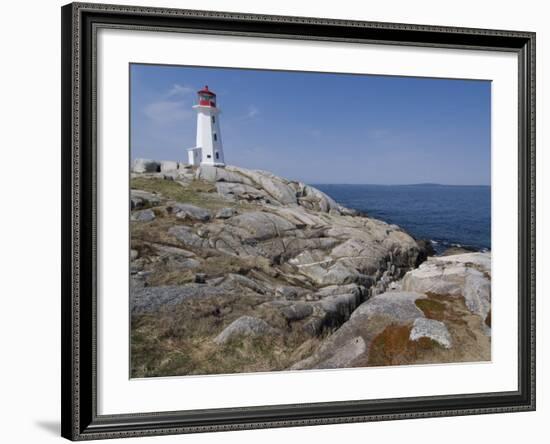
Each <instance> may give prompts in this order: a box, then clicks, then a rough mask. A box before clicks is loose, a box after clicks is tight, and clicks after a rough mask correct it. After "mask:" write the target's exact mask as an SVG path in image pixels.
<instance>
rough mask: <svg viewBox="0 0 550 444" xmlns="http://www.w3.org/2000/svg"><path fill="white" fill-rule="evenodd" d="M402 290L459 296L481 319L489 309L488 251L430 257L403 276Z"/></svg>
mask: <svg viewBox="0 0 550 444" xmlns="http://www.w3.org/2000/svg"><path fill="white" fill-rule="evenodd" d="M401 288H402V289H403V290H405V291H418V292H423V293H435V294H442V295H448V296H449V297H463V298H464V299H465V301H466V306H467V307H468V309H469V310H470V311H471V312H472V313H475V314H477V315H479V316H480V317H481V318H482V319H484V320H485V319H486V318H487V316H488V314H489V311H490V310H491V254H490V253H466V254H458V255H450V256H442V257H433V258H430V259H429V260H428V261H427V262H424V263H423V264H422V265H420V267H419V268H417V269H416V270H411V271H410V272H408V273H407V274H406V275H405V277H404V278H403V282H402V287H401Z"/></svg>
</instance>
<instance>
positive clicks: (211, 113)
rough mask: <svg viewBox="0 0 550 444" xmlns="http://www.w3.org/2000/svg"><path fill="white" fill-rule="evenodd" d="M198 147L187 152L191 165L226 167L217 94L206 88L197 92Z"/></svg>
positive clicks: (195, 107)
mask: <svg viewBox="0 0 550 444" xmlns="http://www.w3.org/2000/svg"><path fill="white" fill-rule="evenodd" d="M197 94H198V104H197V105H195V106H193V108H194V109H195V110H196V111H197V145H196V146H195V147H194V148H190V149H188V150H187V152H188V158H189V163H190V164H191V165H199V164H201V165H215V166H224V165H225V161H224V158H223V147H222V137H221V132H220V118H219V114H220V109H219V108H218V107H217V106H216V94H214V93H213V92H212V91H210V90H209V89H208V86H205V87H204V88H203V89H201V90H200V91H198V92H197Z"/></svg>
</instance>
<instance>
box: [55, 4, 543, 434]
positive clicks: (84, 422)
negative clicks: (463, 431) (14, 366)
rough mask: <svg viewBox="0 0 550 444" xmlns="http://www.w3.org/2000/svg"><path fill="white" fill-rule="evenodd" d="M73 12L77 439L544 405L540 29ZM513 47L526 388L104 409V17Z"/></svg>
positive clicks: (128, 22) (125, 9)
mask: <svg viewBox="0 0 550 444" xmlns="http://www.w3.org/2000/svg"><path fill="white" fill-rule="evenodd" d="M61 14H62V36H61V44H62V66H61V68H62V79H61V82H62V98H61V99H62V127H61V133H62V307H61V309H62V329H61V334H62V435H63V436H64V437H65V438H68V439H71V440H85V439H100V438H119V437H130V436H147V435H161V434H176V433H193V432H208V431H222V430H237V429H252V428H268V427H287V426H301V425H316V424H332V423H344V422H361V421H379V420H390V419H406V418H424V417H433V416H453V415H473V414H483V413H500V412H517V411H527V410H534V409H535V34H534V33H531V32H517V31H499V30H487V29H469V28H449V27H439V26H424V25H407V24H395V23H379V22H361V21H351V20H349V21H348V20H333V19H321V18H305V17H284V16H265V15H252V14H235V13H226V12H211V11H191V10H178V9H161V8H145V7H132V6H117V5H102V4H85V3H72V4H69V5H66V6H64V7H63V8H62V10H61ZM101 27H104V28H124V29H130V30H144V29H146V30H150V31H171V32H193V33H197V32H199V33H210V34H223V35H240V36H256V37H265V38H292V39H309V40H321V41H323V40H325V41H341V42H355V43H377V44H393V45H413V46H429V47H438V48H462V49H469V50H476V49H482V50H493V51H510V52H514V53H516V54H517V57H518V61H519V140H518V156H519V184H518V193H519V208H518V212H519V233H518V242H519V269H518V276H519V288H518V292H519V311H518V313H519V331H518V342H519V349H518V357H519V361H518V362H519V372H518V374H519V381H518V390H517V391H511V392H496V393H472V394H465V395H456V396H428V397H421V398H420V397H416V398H403V399H397V398H394V399H387V400H368V401H367V400H365V401H341V402H327V403H313V404H297V405H276V406H258V407H242V408H223V409H209V410H194V411H173V412H154V413H145V414H120V415H109V416H105V415H103V416H99V415H98V414H97V408H96V405H97V404H96V402H97V392H96V372H95V352H96V341H95V334H96V311H95V309H96V299H95V298H96V248H97V246H96V242H95V233H96V211H97V208H96V174H97V170H96V164H95V156H96V138H95V129H96V128H95V124H96V85H95V63H96V60H95V49H96V48H95V42H96V31H97V29H98V28H101Z"/></svg>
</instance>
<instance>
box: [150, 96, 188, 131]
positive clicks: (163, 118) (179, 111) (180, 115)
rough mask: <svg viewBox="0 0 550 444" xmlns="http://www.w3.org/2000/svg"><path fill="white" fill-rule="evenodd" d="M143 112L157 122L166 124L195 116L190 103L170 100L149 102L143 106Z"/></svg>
mask: <svg viewBox="0 0 550 444" xmlns="http://www.w3.org/2000/svg"><path fill="white" fill-rule="evenodd" d="M143 113H144V114H145V115H146V116H147V117H148V118H149V119H151V120H152V121H154V122H155V123H160V124H165V125H166V124H171V123H174V122H181V121H185V120H188V119H189V118H191V117H192V116H193V113H192V110H191V107H190V106H189V104H188V103H186V102H184V101H170V100H160V101H158V102H152V103H149V104H148V105H146V106H145V108H143Z"/></svg>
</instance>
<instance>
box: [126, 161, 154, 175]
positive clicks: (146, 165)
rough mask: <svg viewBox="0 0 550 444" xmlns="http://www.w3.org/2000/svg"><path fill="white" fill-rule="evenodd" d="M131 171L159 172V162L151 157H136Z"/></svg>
mask: <svg viewBox="0 0 550 444" xmlns="http://www.w3.org/2000/svg"><path fill="white" fill-rule="evenodd" d="M132 171H133V172H134V173H158V172H160V162H157V161H156V160H151V159H136V160H134V165H133V167H132Z"/></svg>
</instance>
